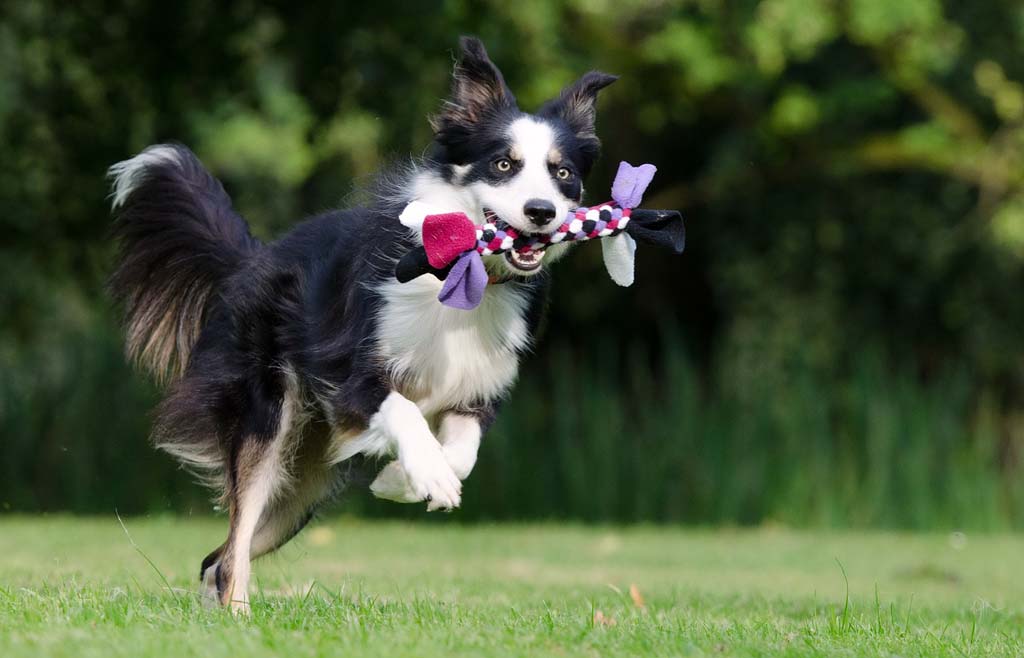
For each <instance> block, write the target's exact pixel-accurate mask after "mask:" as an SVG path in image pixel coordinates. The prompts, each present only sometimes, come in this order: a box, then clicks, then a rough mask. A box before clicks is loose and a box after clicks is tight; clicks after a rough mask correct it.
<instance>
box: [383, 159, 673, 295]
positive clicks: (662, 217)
mask: <svg viewBox="0 0 1024 658" xmlns="http://www.w3.org/2000/svg"><path fill="white" fill-rule="evenodd" d="M656 171H657V169H656V168H655V167H654V165H650V164H643V165H640V166H639V167H634V166H632V165H630V164H629V163H628V162H621V163H619V170H618V173H617V174H616V176H615V180H614V182H613V183H612V200H611V201H608V202H606V203H602V204H598V205H596V206H590V207H580V208H576V209H575V210H571V211H570V212H569V214H568V215H567V216H566V218H565V219H564V221H563V222H562V224H561V225H560V226H559V227H558V228H556V229H555V230H554V231H552V232H551V233H546V234H540V235H524V234H521V233H519V232H518V231H517V230H516V229H515V228H513V227H512V226H510V225H509V224H508V223H506V222H504V221H503V220H501V219H498V218H493V220H492V221H488V222H486V223H484V224H483V225H481V226H477V225H475V224H473V222H472V221H471V220H470V219H469V218H468V217H467V216H466V215H465V214H464V213H461V212H454V213H439V214H430V209H429V208H428V207H427V206H425V205H424V204H422V203H420V202H418V201H414V202H412V203H410V204H409V205H408V206H406V208H405V210H404V211H403V212H402V214H401V216H400V220H401V221H402V223H403V224H406V225H407V226H416V225H417V224H419V223H420V220H422V232H423V246H422V247H417V248H416V249H413V250H412V251H410V252H409V253H408V254H406V255H405V256H403V257H402V258H401V259H400V260H399V261H398V264H397V265H396V267H395V277H396V278H397V279H398V281H400V282H401V283H405V282H407V281H411V280H412V279H415V278H416V277H418V276H421V275H423V274H433V275H434V276H436V277H437V278H438V279H441V280H443V281H444V285H443V286H442V288H441V292H440V293H439V294H438V300H440V301H441V303H442V304H444V305H446V306H451V307H453V308H460V309H464V310H470V309H473V308H476V307H477V306H478V305H479V304H480V302H481V300H482V299H483V294H484V289H485V288H486V286H487V283H488V276H487V272H486V270H485V268H484V264H483V260H482V257H483V256H490V255H494V254H503V253H506V252H510V251H515V252H517V253H519V254H530V253H531V252H541V251H543V250H544V249H546V248H548V247H549V246H551V245H555V244H560V243H562V242H581V241H584V240H596V239H603V242H602V251H603V255H604V262H605V267H606V268H607V270H608V274H609V275H610V276H611V278H612V280H613V281H615V282H616V283H618V284H619V285H621V286H629V285H631V284H632V283H633V269H634V254H635V252H636V242H635V240H640V241H642V242H647V243H650V244H654V245H657V246H659V247H663V248H667V249H669V250H671V251H672V252H674V253H677V254H680V253H682V252H683V249H684V247H685V246H686V233H685V229H684V227H683V219H682V216H681V215H680V214H679V212H678V211H676V210H642V209H639V208H637V206H639V205H640V202H641V200H642V199H643V193H644V191H645V190H646V189H647V186H648V185H649V184H650V182H651V180H652V179H653V178H654V173H655V172H656ZM492 217H493V216H488V219H492Z"/></svg>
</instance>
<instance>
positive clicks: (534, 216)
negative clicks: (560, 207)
mask: <svg viewBox="0 0 1024 658" xmlns="http://www.w3.org/2000/svg"><path fill="white" fill-rule="evenodd" d="M523 214H524V215H526V216H527V217H529V218H530V221H531V222H533V223H534V224H536V225H537V226H544V225H545V224H547V223H548V222H550V221H551V220H552V219H554V218H555V204H553V203H551V202H550V201H545V200H543V199H530V200H529V201H527V202H526V205H525V206H523Z"/></svg>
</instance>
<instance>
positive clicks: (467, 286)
mask: <svg viewBox="0 0 1024 658" xmlns="http://www.w3.org/2000/svg"><path fill="white" fill-rule="evenodd" d="M486 287H487V271H486V270H484V261H483V260H482V259H481V258H480V254H479V253H477V252H476V251H469V252H466V253H464V254H462V255H461V256H459V258H458V260H456V261H455V264H454V265H452V269H451V271H450V272H448V277H447V278H446V279H445V280H444V285H443V286H442V287H441V292H440V293H439V294H438V295H437V299H438V300H440V302H441V303H442V304H444V305H445V306H451V307H452V308H461V309H462V310H464V311H469V310H472V309H474V308H476V307H477V306H479V305H480V301H481V300H482V299H483V298H484V288H486Z"/></svg>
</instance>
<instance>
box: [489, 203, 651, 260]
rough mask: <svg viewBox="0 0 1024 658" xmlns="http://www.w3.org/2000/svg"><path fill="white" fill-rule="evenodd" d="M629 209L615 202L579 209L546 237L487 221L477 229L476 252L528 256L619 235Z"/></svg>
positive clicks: (499, 222) (627, 220)
mask: <svg viewBox="0 0 1024 658" xmlns="http://www.w3.org/2000/svg"><path fill="white" fill-rule="evenodd" d="M630 214H631V211H630V209H629V208H620V207H619V206H618V204H615V203H602V204H600V205H597V206H591V207H589V208H583V207H581V208H577V209H576V210H573V211H571V212H570V213H569V216H568V217H567V218H566V220H565V221H564V222H562V225H561V226H559V227H558V228H557V229H555V231H554V232H552V233H549V234H547V235H520V234H519V232H518V231H516V230H515V229H514V228H513V227H511V226H509V225H508V224H507V223H505V222H504V221H502V220H500V219H499V220H497V221H494V222H488V223H486V224H484V225H483V226H479V227H477V229H476V250H477V252H478V253H479V254H480V255H481V256H490V255H491V254H501V253H504V252H506V251H513V250H515V251H518V252H519V253H527V252H530V251H541V250H543V249H545V248H546V247H547V246H548V245H552V244H558V243H559V242H575V241H583V240H594V239H596V238H606V237H609V236H612V235H618V234H619V233H622V232H623V231H624V230H626V225H627V224H629V216H630Z"/></svg>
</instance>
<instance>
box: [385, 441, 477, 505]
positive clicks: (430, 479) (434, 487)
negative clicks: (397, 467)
mask: <svg viewBox="0 0 1024 658" xmlns="http://www.w3.org/2000/svg"><path fill="white" fill-rule="evenodd" d="M399 463H400V464H401V465H402V469H403V470H404V471H405V475H406V477H407V478H408V479H409V487H410V489H412V491H413V494H414V495H415V496H416V497H417V500H426V501H428V503H427V511H429V512H433V511H434V510H439V509H444V510H450V509H454V508H456V507H458V506H459V504H460V503H461V502H462V497H461V494H462V482H461V481H460V480H459V478H458V476H457V475H455V471H453V470H452V467H451V466H449V465H448V462H447V461H445V458H444V455H442V454H441V447H440V446H439V445H437V444H436V443H432V444H425V445H424V446H423V447H422V448H420V449H417V450H415V451H413V452H411V453H410V454H405V455H402V456H401V457H400V458H399Z"/></svg>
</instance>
